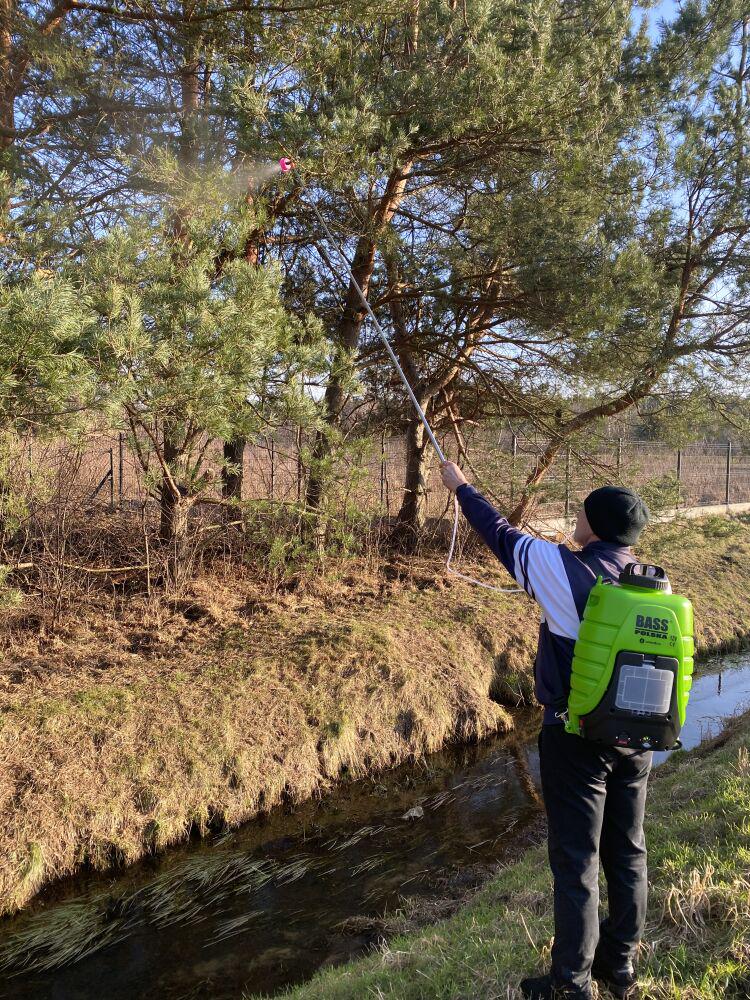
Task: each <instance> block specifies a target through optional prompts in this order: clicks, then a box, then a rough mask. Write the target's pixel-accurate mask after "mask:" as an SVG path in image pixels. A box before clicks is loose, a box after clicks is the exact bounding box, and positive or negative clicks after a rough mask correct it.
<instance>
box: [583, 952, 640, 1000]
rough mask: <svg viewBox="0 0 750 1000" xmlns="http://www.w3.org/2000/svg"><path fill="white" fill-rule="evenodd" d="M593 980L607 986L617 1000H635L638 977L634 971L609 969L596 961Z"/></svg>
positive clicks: (592, 971)
mask: <svg viewBox="0 0 750 1000" xmlns="http://www.w3.org/2000/svg"><path fill="white" fill-rule="evenodd" d="M591 978H592V979H596V981H597V982H599V983H601V984H602V985H603V986H606V987H607V989H608V990H609V992H610V993H611V994H612V996H613V997H617V1000H635V996H636V993H637V990H636V977H635V973H634V972H633V970H632V969H621V970H615V969H608V968H607V967H606V966H605V965H602V964H601V963H600V962H597V961H594V964H593V966H592V967H591Z"/></svg>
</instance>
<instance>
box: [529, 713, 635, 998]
mask: <svg viewBox="0 0 750 1000" xmlns="http://www.w3.org/2000/svg"><path fill="white" fill-rule="evenodd" d="M539 759H540V767H541V776H542V792H543V795H544V805H545V809H546V811H547V822H548V826H549V861H550V867H551V868H552V875H553V877H554V883H555V941H554V944H553V946H552V978H553V981H554V982H555V985H557V986H566V987H568V988H571V987H572V990H571V992H572V993H573V994H576V993H580V995H581V996H589V993H590V989H591V963H592V961H593V959H594V954H595V953H596V956H597V959H601V960H602V963H603V964H604V965H606V966H607V967H608V968H610V969H614V970H620V969H625V968H627V967H629V966H630V965H631V964H632V962H633V959H634V957H635V952H636V949H637V947H638V942H639V941H640V939H641V935H642V933H643V925H644V921H645V918H646V898H647V892H648V882H647V876H646V843H645V838H644V835H643V813H644V808H645V804H646V785H647V782H648V776H649V772H650V771H651V753H650V751H645V752H642V751H638V750H626V749H622V748H620V747H600V746H599V745H597V744H595V743H590V742H588V741H587V740H583V739H581V738H580V737H579V736H574V735H571V734H570V733H566V732H565V728H564V727H563V726H561V725H553V726H543V727H542V731H541V733H540V734H539ZM600 859H601V863H602V868H603V869H604V875H605V878H606V880H607V895H608V899H609V916H608V917H607V919H606V920H604V921H603V922H602V924H601V925H600V923H599V861H600Z"/></svg>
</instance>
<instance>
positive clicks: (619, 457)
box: [617, 437, 622, 479]
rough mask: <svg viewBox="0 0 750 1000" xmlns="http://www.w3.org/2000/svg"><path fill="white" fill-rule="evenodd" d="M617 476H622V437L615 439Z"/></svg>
mask: <svg viewBox="0 0 750 1000" xmlns="http://www.w3.org/2000/svg"><path fill="white" fill-rule="evenodd" d="M617 478H618V479H621V478H622V438H621V437H619V438H618V439H617Z"/></svg>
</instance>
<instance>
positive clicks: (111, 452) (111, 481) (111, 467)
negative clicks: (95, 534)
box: [109, 448, 115, 514]
mask: <svg viewBox="0 0 750 1000" xmlns="http://www.w3.org/2000/svg"><path fill="white" fill-rule="evenodd" d="M114 510H115V450H114V448H110V449H109V511H110V513H111V514H112V513H114Z"/></svg>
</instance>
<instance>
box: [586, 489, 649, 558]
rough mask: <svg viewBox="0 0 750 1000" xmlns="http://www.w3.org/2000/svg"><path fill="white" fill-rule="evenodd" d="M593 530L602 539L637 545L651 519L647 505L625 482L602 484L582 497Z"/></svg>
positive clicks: (619, 543) (620, 543) (618, 543)
mask: <svg viewBox="0 0 750 1000" xmlns="http://www.w3.org/2000/svg"><path fill="white" fill-rule="evenodd" d="M583 509H584V510H585V511H586V517H587V518H588V521H589V524H590V525H591V530H592V531H593V532H594V534H595V535H598V536H599V538H601V540H602V541H603V542H613V543H615V544H617V545H634V544H635V543H636V542H637V541H638V538H639V537H640V534H641V532H642V531H643V529H644V528H645V527H646V524H647V522H648V507H647V506H646V504H645V503H644V502H643V500H641V498H640V497H639V496H638V495H637V494H636V493H633V491H632V490H627V489H625V487H624V486H602V487H600V489H598V490H594V492H593V493H589V495H588V496H587V497H586V499H585V500H584V501H583Z"/></svg>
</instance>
